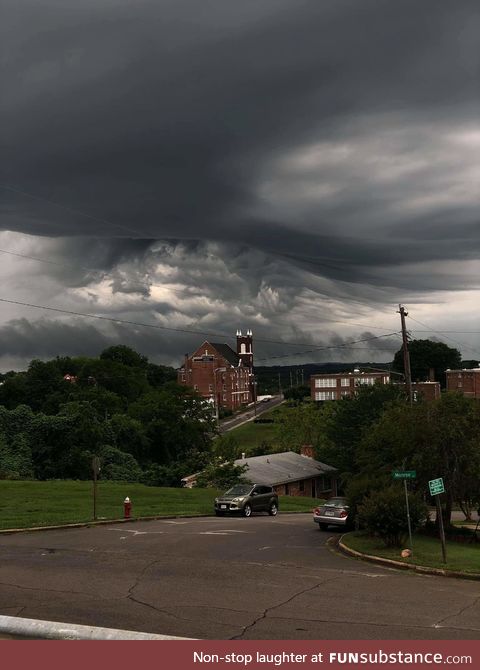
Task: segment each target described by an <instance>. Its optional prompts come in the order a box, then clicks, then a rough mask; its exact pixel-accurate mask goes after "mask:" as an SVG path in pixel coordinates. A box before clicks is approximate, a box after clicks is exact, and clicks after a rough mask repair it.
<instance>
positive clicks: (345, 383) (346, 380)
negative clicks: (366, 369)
mask: <svg viewBox="0 0 480 670" xmlns="http://www.w3.org/2000/svg"><path fill="white" fill-rule="evenodd" d="M341 384H342V386H350V377H342V382H341Z"/></svg>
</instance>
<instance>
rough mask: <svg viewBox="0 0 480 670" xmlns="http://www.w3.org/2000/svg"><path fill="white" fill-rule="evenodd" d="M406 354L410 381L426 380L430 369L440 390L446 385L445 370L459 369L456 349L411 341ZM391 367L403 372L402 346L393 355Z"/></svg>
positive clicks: (425, 341) (435, 343)
mask: <svg viewBox="0 0 480 670" xmlns="http://www.w3.org/2000/svg"><path fill="white" fill-rule="evenodd" d="M408 352H409V354H410V370H411V375H412V381H426V380H428V379H429V374H430V369H433V370H434V373H435V380H436V381H439V382H440V385H441V386H442V388H445V385H446V375H445V370H447V368H451V369H456V368H459V367H460V366H461V362H462V359H461V355H460V352H459V351H458V349H453V348H452V347H449V346H448V345H446V344H444V343H443V342H434V341H433V340H413V341H412V342H410V344H409V345H408ZM392 367H393V370H397V371H398V372H404V364H403V345H402V347H401V348H400V349H399V350H398V351H397V353H396V354H395V357H394V359H393V364H392Z"/></svg>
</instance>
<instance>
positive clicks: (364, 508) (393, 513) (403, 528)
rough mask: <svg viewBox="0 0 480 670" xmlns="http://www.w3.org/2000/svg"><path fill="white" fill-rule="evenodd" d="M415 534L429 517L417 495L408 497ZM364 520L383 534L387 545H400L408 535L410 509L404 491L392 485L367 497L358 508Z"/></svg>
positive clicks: (362, 521) (362, 520)
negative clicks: (408, 509)
mask: <svg viewBox="0 0 480 670" xmlns="http://www.w3.org/2000/svg"><path fill="white" fill-rule="evenodd" d="M408 504H409V508H410V522H411V527H412V533H413V532H414V531H415V530H416V529H417V528H418V527H419V526H420V525H421V524H422V523H423V522H424V521H425V520H426V519H427V516H428V510H427V506H426V505H425V503H424V502H423V501H422V500H421V499H420V498H418V497H417V496H414V495H409V496H408ZM358 512H359V520H360V523H361V524H362V525H363V526H364V527H365V528H366V530H367V531H368V532H369V533H371V534H372V535H375V536H377V537H380V538H381V539H382V540H383V542H384V543H385V545H386V546H387V547H400V546H401V545H402V544H403V542H404V541H405V538H406V537H407V534H408V521H407V508H406V504H405V494H404V492H403V491H402V490H401V489H399V488H397V487H395V486H390V487H389V488H386V489H384V490H383V491H379V492H376V493H372V494H370V495H368V496H366V497H365V498H364V499H363V502H362V504H361V505H360V506H359V508H358Z"/></svg>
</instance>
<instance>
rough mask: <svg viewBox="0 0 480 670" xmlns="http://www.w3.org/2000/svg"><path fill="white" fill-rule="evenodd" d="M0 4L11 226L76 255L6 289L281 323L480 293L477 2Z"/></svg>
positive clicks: (283, 326)
mask: <svg viewBox="0 0 480 670" xmlns="http://www.w3.org/2000/svg"><path fill="white" fill-rule="evenodd" d="M4 6H5V10H4V12H3V15H2V19H3V18H4V19H5V20H3V21H2V29H1V30H2V34H1V39H2V44H3V49H2V66H3V69H2V93H3V94H4V95H3V98H4V101H5V102H4V103H3V105H2V109H1V114H2V123H1V128H2V130H1V131H0V132H1V144H2V147H1V149H2V150H1V159H0V166H1V177H0V183H1V184H2V185H3V186H4V187H8V188H3V189H2V190H0V196H1V198H2V199H1V209H0V212H1V215H2V216H1V226H2V228H3V229H5V230H12V231H17V232H19V233H27V234H29V235H33V236H37V241H36V244H35V246H36V249H37V255H40V252H42V253H43V254H44V255H45V253H46V254H47V255H48V257H49V258H53V259H55V260H57V261H59V262H61V263H67V265H69V266H70V267H68V268H66V267H65V266H64V265H59V266H57V267H54V266H49V267H48V268H47V267H46V266H45V265H44V266H42V267H41V269H40V267H36V266H34V264H33V263H31V264H29V265H28V266H24V268H25V269H24V271H23V276H22V277H16V278H14V279H11V280H10V282H9V287H10V288H11V291H10V293H9V296H10V297H11V296H14V297H18V296H19V295H20V296H22V295H25V294H26V284H27V283H28V282H29V278H31V277H34V278H35V284H34V285H32V284H31V282H30V284H31V286H30V292H31V293H33V294H34V296H35V298H36V299H37V301H38V302H41V301H42V299H43V300H44V301H45V300H47V298H48V299H53V300H54V301H56V303H57V304H58V305H60V304H62V305H64V304H67V306H68V307H69V308H73V307H76V308H77V309H78V310H80V311H92V309H93V308H94V307H95V308H97V309H100V308H101V309H102V310H103V311H104V312H105V311H106V312H107V313H112V314H116V315H118V316H121V315H127V316H128V315H131V314H132V313H133V314H135V315H136V316H137V317H138V318H140V317H142V318H144V320H145V319H147V317H148V318H150V317H152V318H158V319H160V321H162V322H163V321H164V319H167V318H168V319H169V320H170V321H171V322H172V323H173V324H177V325H178V324H183V325H188V324H192V323H201V324H203V325H205V326H211V327H213V326H215V325H216V326H217V328H216V330H219V329H220V325H222V328H221V330H222V332H223V331H224V330H225V328H224V327H223V326H225V327H228V328H231V329H232V331H234V330H236V327H237V326H238V325H239V323H240V324H241V323H242V322H243V323H244V322H245V320H246V319H250V320H251V321H252V322H253V324H245V327H246V326H249V325H253V326H254V327H255V328H256V329H257V330H259V332H260V333H262V332H268V330H269V329H274V330H275V331H277V332H278V331H279V330H280V331H281V332H282V333H283V336H282V339H287V338H288V337H290V338H292V337H294V336H295V334H296V330H295V329H296V328H299V329H300V332H304V333H311V332H312V328H313V327H314V324H315V320H314V319H313V317H312V309H313V301H312V303H309V299H308V297H306V296H307V294H308V291H313V292H315V293H316V295H317V298H316V300H317V303H316V305H317V308H318V306H321V309H320V311H321V313H323V315H324V316H325V315H326V314H330V316H333V317H336V318H339V319H340V317H341V316H342V312H343V314H345V313H346V312H349V311H350V308H351V307H352V306H353V305H354V304H355V305H358V304H361V305H363V307H364V308H365V309H364V310H363V311H364V312H365V313H368V309H367V308H368V307H369V306H374V307H375V308H376V309H377V310H379V311H380V312H381V311H382V310H386V306H387V305H388V304H392V303H395V302H397V301H400V300H403V299H404V298H403V296H407V298H410V299H411V300H413V299H415V300H418V301H422V302H423V303H425V304H428V303H432V302H435V300H436V298H435V297H434V295H435V294H432V293H431V292H432V291H433V292H438V291H451V290H462V291H467V290H469V291H472V292H473V291H474V290H476V289H477V288H478V280H477V279H476V274H475V273H474V272H472V268H473V267H474V266H475V264H476V263H478V261H479V244H478V243H479V225H480V223H479V220H478V211H479V209H478V207H479V204H480V203H479V196H480V193H479V188H478V184H479V183H480V174H479V171H478V158H479V155H480V124H479V121H478V113H479V107H480V104H479V103H480V91H479V86H478V75H479V64H480V50H479V49H478V34H479V29H480V11H479V8H478V3H477V2H476V0H462V2H453V1H451V0H423V1H422V2H421V3H419V2H418V1H415V2H414V1H413V0H403V1H402V2H401V3H389V2H384V1H382V0H362V2H361V3H360V2H358V1H357V0H335V2H333V1H327V0H324V1H321V2H319V1H318V0H309V1H307V0H275V1H273V0H264V1H263V2H261V3H258V2H254V1H253V0H246V1H245V2H242V3H239V2H233V0H232V1H230V0H207V1H206V2H202V3H201V10H200V8H199V3H198V2H196V1H194V0H175V1H174V0H162V1H156V2H153V1H145V0H141V1H140V2H135V3H133V2H130V1H128V0H102V1H100V2H92V1H89V0H87V1H85V2H82V3H74V2H73V1H72V0H62V1H61V2H60V1H59V0H40V1H39V2H38V1H36V2H33V1H32V0H26V2H22V3H16V2H13V0H5V2H4ZM54 203H56V204H54ZM40 237H42V238H58V240H57V242H56V243H55V242H53V241H52V240H45V241H44V242H42V241H41V240H40ZM114 238H117V239H114ZM132 238H139V239H132ZM209 245H210V246H209ZM34 255H35V254H34ZM1 260H3V259H1ZM454 263H456V264H457V265H456V267H452V264H454ZM11 267H12V271H13V272H15V271H16V270H15V269H13V268H14V266H13V265H12V266H11ZM16 267H17V266H15V268H16ZM159 267H160V271H159ZM85 268H89V270H85ZM167 270H168V272H167ZM105 273H110V274H108V275H106V274H105ZM162 273H163V274H162ZM165 273H166V274H165ZM172 278H173V281H174V284H171V283H170V289H171V290H170V291H169V292H167V293H165V292H164V293H161V292H160V293H158V291H157V292H156V291H155V288H153V289H152V288H151V287H150V285H151V284H156V283H157V284H158V283H159V282H160V283H163V282H164V281H166V280H172ZM102 282H103V284H102ZM60 285H61V286H63V287H64V290H63V291H60V288H59V287H60ZM106 286H108V287H109V291H110V298H109V299H107V294H106ZM199 294H201V295H199ZM99 295H100V297H99ZM188 296H191V299H190V301H189V299H187V298H188ZM202 296H203V298H202ZM202 300H203V303H202ZM342 301H343V306H344V308H343V310H342V309H341V303H342ZM473 304H474V300H472V305H473ZM242 305H243V307H242ZM355 309H357V307H355ZM362 309H363V308H362ZM9 316H11V317H17V316H18V314H16V313H12V314H9ZM32 318H34V317H33V316H32ZM344 318H347V317H346V316H345V317H344ZM358 318H359V319H360V320H362V321H363V320H364V316H362V315H360V316H359V317H358ZM358 318H357V320H358ZM378 320H379V321H380V322H382V318H381V317H379V319H378ZM376 322H377V321H376V320H374V323H376ZM19 323H20V322H18V321H17V322H16V325H15V326H14V327H15V328H16V329H17V332H19ZM389 323H390V322H389ZM9 327H10V326H9ZM12 327H13V326H12ZM22 328H24V329H25V326H22ZM214 329H215V328H214ZM337 329H338V328H337ZM389 329H390V328H388V330H389ZM20 330H21V329H20ZM332 330H333V327H332ZM354 330H355V329H354ZM9 332H10V331H9ZM42 332H43V331H42ZM351 332H352V335H358V333H359V332H360V330H359V329H358V328H357V329H356V330H355V332H354V331H351ZM297 334H298V333H297ZM104 335H105V334H104ZM104 335H102V337H101V338H100V339H102V338H103V337H104ZM117 335H118V333H117ZM105 336H106V335H105ZM109 336H110V337H113V333H112V332H110V334H109ZM65 337H66V338H67V339H68V337H67V335H66V334H65ZM328 337H329V336H327V341H328ZM38 338H40V339H41V335H40V334H38V333H37V341H38ZM25 341H29V340H28V338H26V340H25ZM102 341H103V340H102ZM317 341H318V338H317ZM145 346H147V345H146V344H145ZM34 350H35V347H32V354H34V353H35V351H34ZM24 354H25V356H27V355H28V353H27V349H25V352H24Z"/></svg>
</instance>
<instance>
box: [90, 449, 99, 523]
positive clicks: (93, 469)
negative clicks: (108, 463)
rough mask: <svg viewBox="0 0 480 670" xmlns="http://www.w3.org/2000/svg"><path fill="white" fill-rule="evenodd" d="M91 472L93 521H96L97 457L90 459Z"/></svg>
mask: <svg viewBox="0 0 480 670" xmlns="http://www.w3.org/2000/svg"><path fill="white" fill-rule="evenodd" d="M92 471H93V520H94V521H96V520H97V477H98V473H99V472H100V459H99V458H98V456H94V457H93V458H92Z"/></svg>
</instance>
